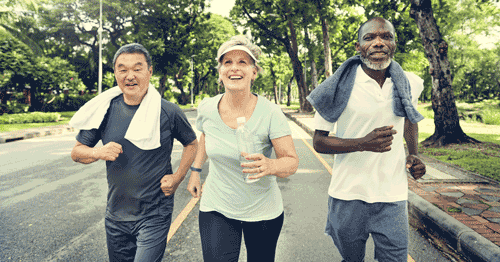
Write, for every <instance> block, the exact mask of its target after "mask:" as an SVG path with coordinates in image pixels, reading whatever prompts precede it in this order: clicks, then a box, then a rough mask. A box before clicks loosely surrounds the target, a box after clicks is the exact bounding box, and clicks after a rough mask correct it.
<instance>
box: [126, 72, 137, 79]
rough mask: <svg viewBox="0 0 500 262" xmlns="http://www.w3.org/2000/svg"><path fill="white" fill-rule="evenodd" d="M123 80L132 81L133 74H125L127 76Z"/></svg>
mask: <svg viewBox="0 0 500 262" xmlns="http://www.w3.org/2000/svg"><path fill="white" fill-rule="evenodd" d="M125 79H127V80H128V81H132V80H134V79H135V74H134V73H133V72H130V73H128V74H127V76H126V77H125Z"/></svg>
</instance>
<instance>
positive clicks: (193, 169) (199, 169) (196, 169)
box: [189, 167, 202, 173]
mask: <svg viewBox="0 0 500 262" xmlns="http://www.w3.org/2000/svg"><path fill="white" fill-rule="evenodd" d="M189 169H191V171H196V172H198V173H201V170H202V169H201V168H196V167H190V168H189Z"/></svg>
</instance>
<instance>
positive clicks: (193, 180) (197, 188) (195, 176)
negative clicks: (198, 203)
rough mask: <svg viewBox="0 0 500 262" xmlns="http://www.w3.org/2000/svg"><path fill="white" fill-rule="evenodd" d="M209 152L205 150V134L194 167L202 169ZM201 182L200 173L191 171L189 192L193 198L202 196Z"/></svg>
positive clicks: (202, 135) (201, 136)
mask: <svg viewBox="0 0 500 262" xmlns="http://www.w3.org/2000/svg"><path fill="white" fill-rule="evenodd" d="M207 158H208V157H207V152H206V150H205V133H202V134H201V135H200V141H199V143H198V151H197V152H196V158H195V159H194V162H193V167H195V168H201V167H202V166H203V164H205V162H206V161H207ZM201 189H202V188H201V182H200V173H198V172H196V171H191V176H190V177H189V183H188V186H187V190H188V191H189V192H190V193H191V195H192V196H193V197H200V196H201V193H202V191H201Z"/></svg>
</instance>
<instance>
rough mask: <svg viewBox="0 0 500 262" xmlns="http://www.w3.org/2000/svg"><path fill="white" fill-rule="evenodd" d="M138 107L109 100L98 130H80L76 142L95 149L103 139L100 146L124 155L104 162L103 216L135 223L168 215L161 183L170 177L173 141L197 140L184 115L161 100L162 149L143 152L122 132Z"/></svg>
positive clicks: (170, 204) (169, 204) (167, 200)
mask: <svg viewBox="0 0 500 262" xmlns="http://www.w3.org/2000/svg"><path fill="white" fill-rule="evenodd" d="M138 108H139V105H136V106H131V105H127V104H126V103H125V101H124V100H123V95H119V96H117V97H115V98H113V100H112V101H111V104H110V106H109V109H108V111H107V113H106V116H105V117H104V120H103V121H102V123H101V125H100V127H99V129H92V130H80V132H79V133H78V135H77V136H76V140H77V141H78V142H80V143H82V144H84V145H87V146H89V147H94V146H95V145H96V144H97V143H98V142H99V140H101V139H102V142H103V144H104V145H105V144H107V143H109V142H115V143H118V144H120V145H121V146H122V149H123V153H122V154H120V155H119V157H118V158H117V159H116V160H115V161H106V171H107V178H108V190H109V191H108V204H107V208H106V217H107V218H110V219H113V220H118V221H135V220H139V219H141V218H144V217H147V216H151V215H159V214H160V215H167V214H168V213H171V212H172V208H173V196H170V197H166V196H165V195H164V193H163V192H162V191H161V188H160V184H161V182H160V180H161V178H162V177H163V176H165V175H167V174H172V165H171V163H170V160H171V158H170V155H171V153H172V147H173V142H174V138H175V139H177V140H178V141H179V142H180V143H181V144H183V145H188V144H190V143H191V142H193V141H194V140H195V139H196V134H195V133H194V131H193V129H192V128H191V124H189V122H188V120H187V118H186V115H185V114H184V112H182V110H181V109H180V108H179V107H178V106H177V105H175V104H173V103H171V102H168V101H166V100H164V99H162V101H161V116H160V143H161V147H159V148H157V149H153V150H142V149H140V148H138V147H136V146H135V145H134V144H132V143H131V142H130V141H128V140H126V139H125V138H124V137H125V133H126V132H127V129H128V126H129V125H130V122H131V121H132V117H133V116H134V114H135V112H136V111H137V109H138Z"/></svg>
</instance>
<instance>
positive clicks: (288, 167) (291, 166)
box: [272, 156, 299, 178]
mask: <svg viewBox="0 0 500 262" xmlns="http://www.w3.org/2000/svg"><path fill="white" fill-rule="evenodd" d="M272 161H273V170H274V172H273V174H274V175H275V176H277V177H281V178H285V177H289V176H291V175H293V174H295V172H297V168H298V167H299V159H298V157H292V156H286V157H281V158H278V159H273V160H272Z"/></svg>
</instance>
